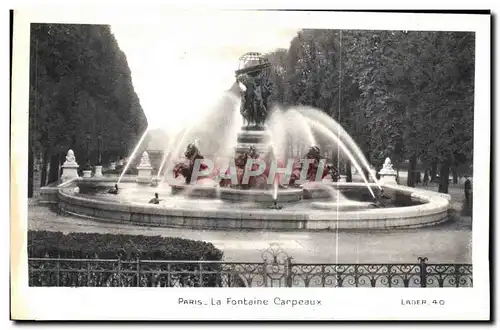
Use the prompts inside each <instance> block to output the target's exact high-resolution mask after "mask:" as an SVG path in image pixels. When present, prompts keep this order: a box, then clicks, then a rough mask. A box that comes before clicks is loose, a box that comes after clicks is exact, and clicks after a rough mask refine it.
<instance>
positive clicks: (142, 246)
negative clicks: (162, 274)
mask: <svg viewBox="0 0 500 330" xmlns="http://www.w3.org/2000/svg"><path fill="white" fill-rule="evenodd" d="M222 256H223V252H222V251H221V250H219V249H217V248H216V247H215V246H214V245H213V244H212V243H207V242H203V241H194V240H189V239H183V238H177V237H161V236H142V235H137V236H136V235H113V234H96V233H69V234H64V233H61V232H53V231H31V230H30V231H28V257H30V258H71V259H94V258H96V259H122V260H136V259H142V260H221V259H222Z"/></svg>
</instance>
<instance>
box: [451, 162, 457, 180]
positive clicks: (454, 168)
mask: <svg viewBox="0 0 500 330" xmlns="http://www.w3.org/2000/svg"><path fill="white" fill-rule="evenodd" d="M451 173H452V174H453V184H457V183H458V172H457V168H456V167H455V166H453V168H452V169H451Z"/></svg>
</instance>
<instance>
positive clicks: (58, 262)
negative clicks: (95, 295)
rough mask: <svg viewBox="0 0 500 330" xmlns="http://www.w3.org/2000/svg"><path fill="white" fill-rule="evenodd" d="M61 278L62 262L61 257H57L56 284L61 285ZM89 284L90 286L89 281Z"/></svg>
mask: <svg viewBox="0 0 500 330" xmlns="http://www.w3.org/2000/svg"><path fill="white" fill-rule="evenodd" d="M60 278H61V264H60V261H59V259H57V261H56V286H59V285H60ZM87 286H89V285H88V283H87Z"/></svg>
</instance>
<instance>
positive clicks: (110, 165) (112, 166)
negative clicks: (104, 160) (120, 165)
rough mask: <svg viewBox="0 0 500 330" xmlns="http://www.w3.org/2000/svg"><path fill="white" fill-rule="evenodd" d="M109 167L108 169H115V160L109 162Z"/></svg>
mask: <svg viewBox="0 0 500 330" xmlns="http://www.w3.org/2000/svg"><path fill="white" fill-rule="evenodd" d="M109 169H110V170H116V163H115V162H111V163H110V164H109Z"/></svg>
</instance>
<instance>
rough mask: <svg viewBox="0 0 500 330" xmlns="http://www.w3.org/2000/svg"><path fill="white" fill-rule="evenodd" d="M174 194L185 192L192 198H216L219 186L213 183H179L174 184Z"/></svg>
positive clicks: (184, 193)
mask: <svg viewBox="0 0 500 330" xmlns="http://www.w3.org/2000/svg"><path fill="white" fill-rule="evenodd" d="M171 189H172V194H173V195H179V194H183V195H185V196H188V197H191V198H215V197H217V189H218V188H217V186H216V185H212V184H205V185H188V184H178V185H172V186H171Z"/></svg>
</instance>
